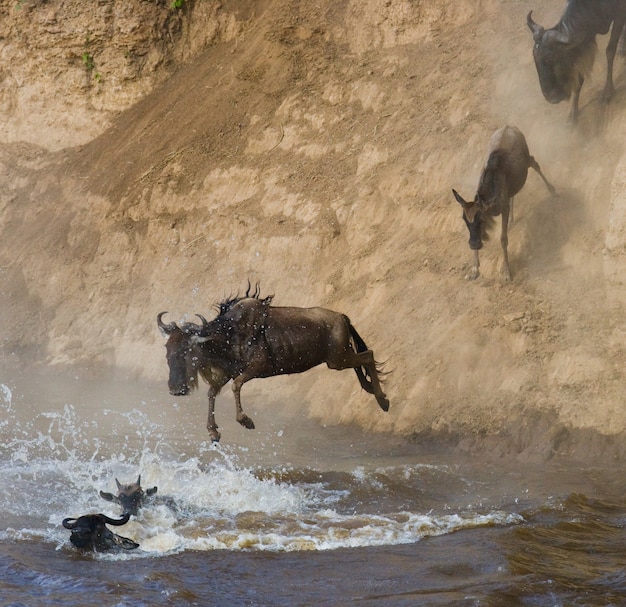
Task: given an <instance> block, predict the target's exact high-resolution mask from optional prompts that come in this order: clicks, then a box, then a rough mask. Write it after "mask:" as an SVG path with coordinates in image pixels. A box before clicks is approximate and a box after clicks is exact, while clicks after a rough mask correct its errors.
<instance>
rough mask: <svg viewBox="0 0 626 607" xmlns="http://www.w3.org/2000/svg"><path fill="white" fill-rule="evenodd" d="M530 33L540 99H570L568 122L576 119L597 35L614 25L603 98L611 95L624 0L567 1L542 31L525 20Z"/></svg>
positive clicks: (624, 19) (624, 13) (625, 16)
mask: <svg viewBox="0 0 626 607" xmlns="http://www.w3.org/2000/svg"><path fill="white" fill-rule="evenodd" d="M526 21H527V24H528V27H529V29H530V31H531V32H532V34H533V41H534V45H533V58H534V60H535V66H536V68H537V74H538V76H539V84H540V85H541V91H542V93H543V96H544V97H545V99H546V100H547V101H549V102H550V103H560V102H561V101H565V100H567V99H570V97H571V98H572V108H571V114H570V119H571V120H572V122H576V120H577V118H578V100H579V97H580V90H581V88H582V85H583V82H584V80H585V78H586V77H587V76H588V75H589V74H590V73H591V68H592V67H593V62H594V59H595V53H596V48H597V47H596V41H595V39H596V35H598V34H601V35H603V34H606V33H607V32H608V31H609V28H610V27H611V23H613V29H612V30H611V36H610V39H609V43H608V45H607V48H606V58H607V75H606V84H605V86H604V92H603V97H604V99H605V101H608V100H610V99H611V97H612V96H613V93H614V86H613V61H614V59H615V53H616V50H617V44H618V42H619V38H620V34H621V33H622V30H623V29H624V23H625V22H626V2H624V0H568V2H567V4H566V6H565V10H564V12H563V14H562V16H561V18H560V20H559V22H558V23H557V24H556V25H555V26H554V27H552V28H549V29H544V28H543V27H542V26H541V25H539V24H538V23H536V22H535V21H534V20H533V18H532V11H531V12H529V13H528V16H527V18H526Z"/></svg>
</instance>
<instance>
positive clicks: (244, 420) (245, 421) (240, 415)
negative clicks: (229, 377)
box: [233, 373, 254, 430]
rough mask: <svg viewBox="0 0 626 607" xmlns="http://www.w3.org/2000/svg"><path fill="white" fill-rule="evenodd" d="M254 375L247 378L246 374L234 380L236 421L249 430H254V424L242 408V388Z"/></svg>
mask: <svg viewBox="0 0 626 607" xmlns="http://www.w3.org/2000/svg"><path fill="white" fill-rule="evenodd" d="M253 377H254V375H252V376H247V375H246V374H245V373H242V374H241V375H238V376H237V377H235V379H234V380H233V394H234V395H235V419H236V420H237V421H238V422H239V423H240V424H241V425H242V426H243V427H244V428H247V429H248V430H254V422H253V421H252V420H251V419H250V418H249V417H248V416H247V415H246V414H245V413H244V412H243V409H242V408H241V388H242V386H243V385H244V384H245V383H246V382H247V381H248V380H250V379H253Z"/></svg>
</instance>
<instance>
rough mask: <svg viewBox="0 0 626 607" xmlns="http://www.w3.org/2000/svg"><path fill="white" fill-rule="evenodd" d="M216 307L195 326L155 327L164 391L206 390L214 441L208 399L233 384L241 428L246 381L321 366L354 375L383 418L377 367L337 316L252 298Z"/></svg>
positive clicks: (246, 421)
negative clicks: (162, 355)
mask: <svg viewBox="0 0 626 607" xmlns="http://www.w3.org/2000/svg"><path fill="white" fill-rule="evenodd" d="M249 291H250V289H248V292H247V293H246V297H241V298H240V297H235V298H232V299H229V300H226V301H224V302H222V303H221V304H220V307H219V309H220V311H219V314H218V316H217V317H216V318H215V319H214V320H212V321H211V322H208V321H207V320H206V319H205V318H204V317H203V316H201V315H200V314H198V315H197V316H198V318H200V320H201V321H202V325H197V324H195V323H191V322H186V323H184V324H182V325H181V326H178V325H177V324H176V323H175V322H170V323H168V324H165V323H164V322H163V320H162V319H163V316H164V315H165V314H167V312H161V313H160V314H159V315H158V316H157V324H158V327H159V329H160V330H161V332H162V333H163V335H165V336H167V338H168V340H167V343H166V350H167V363H168V365H169V369H170V375H169V382H168V385H169V391H170V394H173V395H184V394H188V393H189V392H190V391H191V390H192V389H194V388H197V386H198V374H200V376H201V377H202V378H203V379H204V380H205V381H206V382H207V383H208V384H209V393H208V396H209V415H208V419H207V430H208V431H209V434H210V436H211V439H212V440H213V441H215V442H217V441H219V439H220V433H219V432H218V431H217V424H216V423H215V397H216V396H217V394H218V393H219V391H220V390H221V388H222V387H223V386H224V385H226V383H228V381H230V380H231V379H232V380H233V393H234V396H235V405H236V419H237V421H238V422H239V423H240V424H241V425H242V426H244V427H245V428H248V429H253V428H254V422H253V421H252V420H251V419H250V418H249V417H248V416H247V415H246V414H245V413H244V412H243V410H242V408H241V388H242V386H243V385H244V384H245V383H246V382H247V381H250V380H251V379H254V378H257V377H273V376H275V375H284V374H290V373H302V372H304V371H307V370H308V369H311V368H312V367H315V366H317V365H319V364H322V363H326V365H328V367H329V368H330V369H337V370H341V369H354V370H355V372H356V374H357V377H358V379H359V382H360V384H361V386H362V388H363V389H364V390H365V391H366V392H368V393H370V394H373V395H374V396H375V397H376V401H377V402H378V404H379V406H380V408H381V409H382V410H383V411H388V410H389V400H388V399H387V396H386V395H385V393H384V392H383V390H382V387H381V382H380V378H379V373H380V367H379V365H378V364H377V363H376V361H375V360H374V354H373V352H372V351H371V350H370V349H368V347H367V346H366V345H365V342H364V341H363V339H362V338H361V336H360V335H359V334H358V333H357V331H356V329H355V328H354V327H353V326H352V323H351V322H350V319H349V318H348V317H347V316H346V315H345V314H340V313H338V312H333V311H332V310H327V309H325V308H296V307H277V306H272V305H271V301H272V297H271V296H270V297H265V298H260V297H259V294H258V288H257V291H256V292H255V293H254V294H252V295H250V292H249Z"/></svg>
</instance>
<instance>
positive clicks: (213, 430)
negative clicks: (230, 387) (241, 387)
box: [206, 386, 221, 443]
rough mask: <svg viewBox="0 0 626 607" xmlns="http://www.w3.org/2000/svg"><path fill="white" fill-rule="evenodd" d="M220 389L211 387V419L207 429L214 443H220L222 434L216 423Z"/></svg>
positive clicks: (207, 423) (208, 421) (208, 420)
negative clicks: (216, 399) (216, 407)
mask: <svg viewBox="0 0 626 607" xmlns="http://www.w3.org/2000/svg"><path fill="white" fill-rule="evenodd" d="M219 391H220V389H219V388H216V387H214V386H210V387H209V417H208V419H207V422H206V429H207V430H208V431H209V436H210V437H211V440H212V441H213V442H214V443H219V441H220V437H221V435H220V433H219V432H218V431H217V424H216V423H215V397H216V396H217V394H218V392H219Z"/></svg>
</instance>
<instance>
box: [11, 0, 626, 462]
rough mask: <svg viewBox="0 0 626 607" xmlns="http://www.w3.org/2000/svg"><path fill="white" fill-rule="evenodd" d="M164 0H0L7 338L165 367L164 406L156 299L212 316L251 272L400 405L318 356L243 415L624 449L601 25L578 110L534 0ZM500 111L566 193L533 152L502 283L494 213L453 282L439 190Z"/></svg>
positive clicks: (546, 18)
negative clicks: (369, 360)
mask: <svg viewBox="0 0 626 607" xmlns="http://www.w3.org/2000/svg"><path fill="white" fill-rule="evenodd" d="M170 4H171V3H170V2H169V0H168V1H167V2H164V1H161V2H155V1H152V2H148V1H147V0H109V1H106V0H99V1H98V2H89V3H85V2H81V1H79V0H47V1H45V0H21V1H16V0H0V12H1V13H2V15H3V17H2V19H1V20H0V58H1V62H0V234H1V236H0V321H1V322H2V326H3V328H4V331H3V337H2V339H1V340H0V347H1V349H2V352H3V355H4V356H5V358H7V359H8V358H13V359H15V358H18V359H19V360H25V361H28V363H29V364H33V365H37V366H39V367H42V366H43V367H45V368H47V369H54V370H61V369H66V368H69V367H73V368H78V369H80V370H81V373H84V374H86V376H91V375H93V374H111V376H112V377H134V378H143V379H148V380H159V381H163V382H164V394H163V402H164V406H167V405H168V403H169V402H170V401H169V396H168V394H167V392H166V389H165V381H164V380H165V378H166V375H167V367H166V362H165V357H164V355H163V348H162V343H163V339H162V337H161V336H160V334H159V332H158V331H157V329H156V323H155V317H156V314H157V313H158V312H160V311H162V310H169V312H170V318H172V319H182V318H184V317H185V316H186V315H188V316H190V315H193V314H195V313H196V312H199V313H202V314H204V315H206V316H210V315H211V314H212V309H213V305H214V304H215V303H216V302H218V301H219V300H220V299H222V298H223V297H225V296H228V295H230V294H233V293H235V292H237V291H242V290H245V288H246V285H247V283H248V281H251V282H252V283H256V282H259V283H260V285H261V290H262V293H263V294H269V293H273V294H274V295H275V299H274V301H275V303H277V304H278V305H299V306H311V305H323V306H326V307H330V308H333V309H336V310H339V311H342V312H345V313H346V314H348V315H349V316H350V318H351V319H352V321H353V323H354V325H355V326H356V327H357V329H358V330H359V332H360V333H361V334H362V335H363V337H364V338H365V339H366V341H367V343H368V345H369V346H370V347H371V348H372V349H373V350H374V352H375V354H376V356H377V358H378V359H380V360H384V361H386V365H387V369H388V370H389V371H391V373H390V374H389V375H388V376H387V378H386V379H387V392H388V395H389V397H390V399H391V404H392V408H391V411H390V412H389V413H388V414H385V413H383V412H382V411H380V410H379V409H378V407H377V406H376V404H375V402H374V400H373V399H372V398H371V397H369V396H368V395H366V394H365V393H363V392H362V391H361V390H360V388H359V387H358V383H357V381H356V378H355V377H354V375H353V374H352V373H350V372H347V371H346V372H342V373H336V372H331V371H328V370H326V369H321V368H320V369H315V370H313V371H311V372H309V373H307V374H304V375H301V376H298V377H282V378H273V379H266V380H258V381H257V382H252V383H251V384H249V388H248V386H246V388H245V389H244V392H245V393H246V395H245V398H246V399H247V400H248V402H250V403H251V404H250V406H251V407H252V406H253V405H252V403H255V404H254V406H255V407H256V406H258V412H257V413H256V414H255V415H254V417H255V419H256V421H257V424H262V418H263V415H271V410H272V408H274V407H286V406H289V407H298V408H299V409H301V410H303V411H306V412H307V414H309V415H312V416H314V417H316V418H318V419H320V420H321V421H323V422H324V423H328V424H335V423H356V424H360V425H361V426H363V427H364V428H366V429H371V430H377V431H381V432H390V433H395V434H399V435H403V436H413V437H415V438H416V439H419V440H425V439H426V438H428V439H435V440H444V439H445V440H452V441H453V442H454V444H456V445H457V446H458V447H459V448H461V449H468V450H476V449H488V450H490V451H491V452H493V453H497V454H502V455H515V456H521V457H526V456H528V457H531V456H532V457H535V456H539V457H543V458H547V457H552V456H554V455H555V454H565V455H581V456H585V457H592V456H597V457H602V458H606V457H615V458H621V457H623V455H624V447H625V446H626V441H625V440H624V437H625V436H626V434H625V433H626V406H625V405H626V403H625V401H624V393H625V387H626V364H625V363H626V322H625V315H624V312H625V309H624V307H625V303H626V284H625V283H626V153H625V145H624V142H625V141H626V139H625V138H624V133H625V132H626V68H625V64H624V59H623V58H619V59H618V60H617V61H616V73H615V79H616V86H617V89H618V91H617V95H616V97H615V99H614V100H613V102H612V103H611V104H610V105H605V104H603V103H602V102H601V101H600V92H601V89H602V86H603V80H604V75H605V60H604V52H603V49H604V46H605V44H606V41H607V40H606V37H604V38H599V40H598V42H599V48H600V52H599V53H598V57H597V61H596V65H595V68H594V78H593V79H592V80H591V82H588V83H586V84H585V86H584V88H583V94H582V103H581V107H582V113H581V119H580V123H579V124H578V125H577V126H576V127H575V128H572V127H571V125H569V124H568V123H567V114H568V107H567V104H560V105H558V106H552V105H549V104H547V103H546V102H545V101H544V100H543V97H542V95H541V92H540V89H539V85H538V81H537V76H536V72H535V67H534V64H533V62H532V55H531V37H530V33H529V31H528V29H527V28H526V24H525V18H526V13H527V12H528V10H530V9H531V8H532V9H533V11H534V12H533V15H534V17H535V19H536V20H538V21H540V22H541V23H544V24H545V25H546V26H549V25H553V24H554V23H555V22H556V20H557V19H558V16H559V14H560V11H561V7H560V6H554V3H552V2H548V0H536V1H534V2H531V3H528V2H519V1H518V0H480V1H477V0H419V1H415V0H387V1H385V2H380V1H374V0H333V1H331V0H318V1H317V2H315V3H313V2H300V1H298V0H247V1H246V0H237V1H235V0H230V1H229V0H223V1H221V2H220V1H217V0H186V1H185V2H183V3H182V7H181V8H174V7H172V6H171V5H170ZM557 4H560V3H557ZM504 124H515V125H517V126H518V127H520V128H521V129H522V131H524V133H525V134H526V137H527V140H528V143H529V146H530V149H531V153H532V154H533V155H534V156H535V158H536V159H537V160H538V161H539V163H540V164H541V166H542V169H543V170H544V173H545V174H546V175H547V177H548V178H549V179H550V180H551V181H552V183H554V185H555V186H556V188H557V190H558V192H559V196H558V197H557V198H553V197H551V196H550V195H549V194H548V192H547V190H546V189H545V187H544V185H543V183H542V182H541V180H540V179H539V178H538V176H537V175H535V174H534V173H533V172H532V171H531V173H530V174H529V178H528V181H527V184H526V187H525V188H524V189H523V190H522V192H521V193H520V194H519V195H518V196H517V197H516V200H515V223H514V225H513V227H512V229H511V230H510V234H509V252H510V257H511V269H512V272H513V281H512V282H511V283H504V282H502V280H501V278H500V274H499V272H500V264H501V252H500V246H499V242H498V241H499V231H496V232H495V233H494V238H493V239H492V241H491V242H489V243H488V244H487V245H486V246H485V248H484V249H483V251H482V252H481V272H482V276H481V277H480V278H479V279H478V280H477V281H475V282H469V281H467V280H465V279H464V276H465V274H466V272H467V269H468V267H469V264H470V261H471V254H470V251H469V249H468V246H467V234H466V228H465V226H464V224H463V222H462V219H461V214H460V207H459V205H458V204H457V203H456V202H455V201H454V199H453V197H452V194H451V188H453V187H454V188H456V189H457V190H459V191H460V192H461V193H462V194H463V195H464V196H465V197H466V198H471V197H472V196H473V194H474V191H475V188H476V185H477V181H478V177H479V174H480V170H481V167H482V164H483V162H484V159H485V152H486V148H487V143H488V140H489V137H490V136H491V134H492V132H493V131H494V130H495V129H497V128H498V127H500V126H502V125H504ZM190 398H192V399H196V400H197V403H198V415H199V420H200V419H202V420H203V419H204V398H203V397H202V396H201V395H195V396H192V397H190ZM230 398H231V396H230V395H229V394H228V393H225V394H224V395H223V396H222V397H221V398H220V399H219V400H218V409H219V410H220V411H221V413H219V412H218V414H222V415H225V414H230V410H231V406H232V405H231V403H230ZM224 401H227V402H224ZM226 411H227V412H228V413H226Z"/></svg>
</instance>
